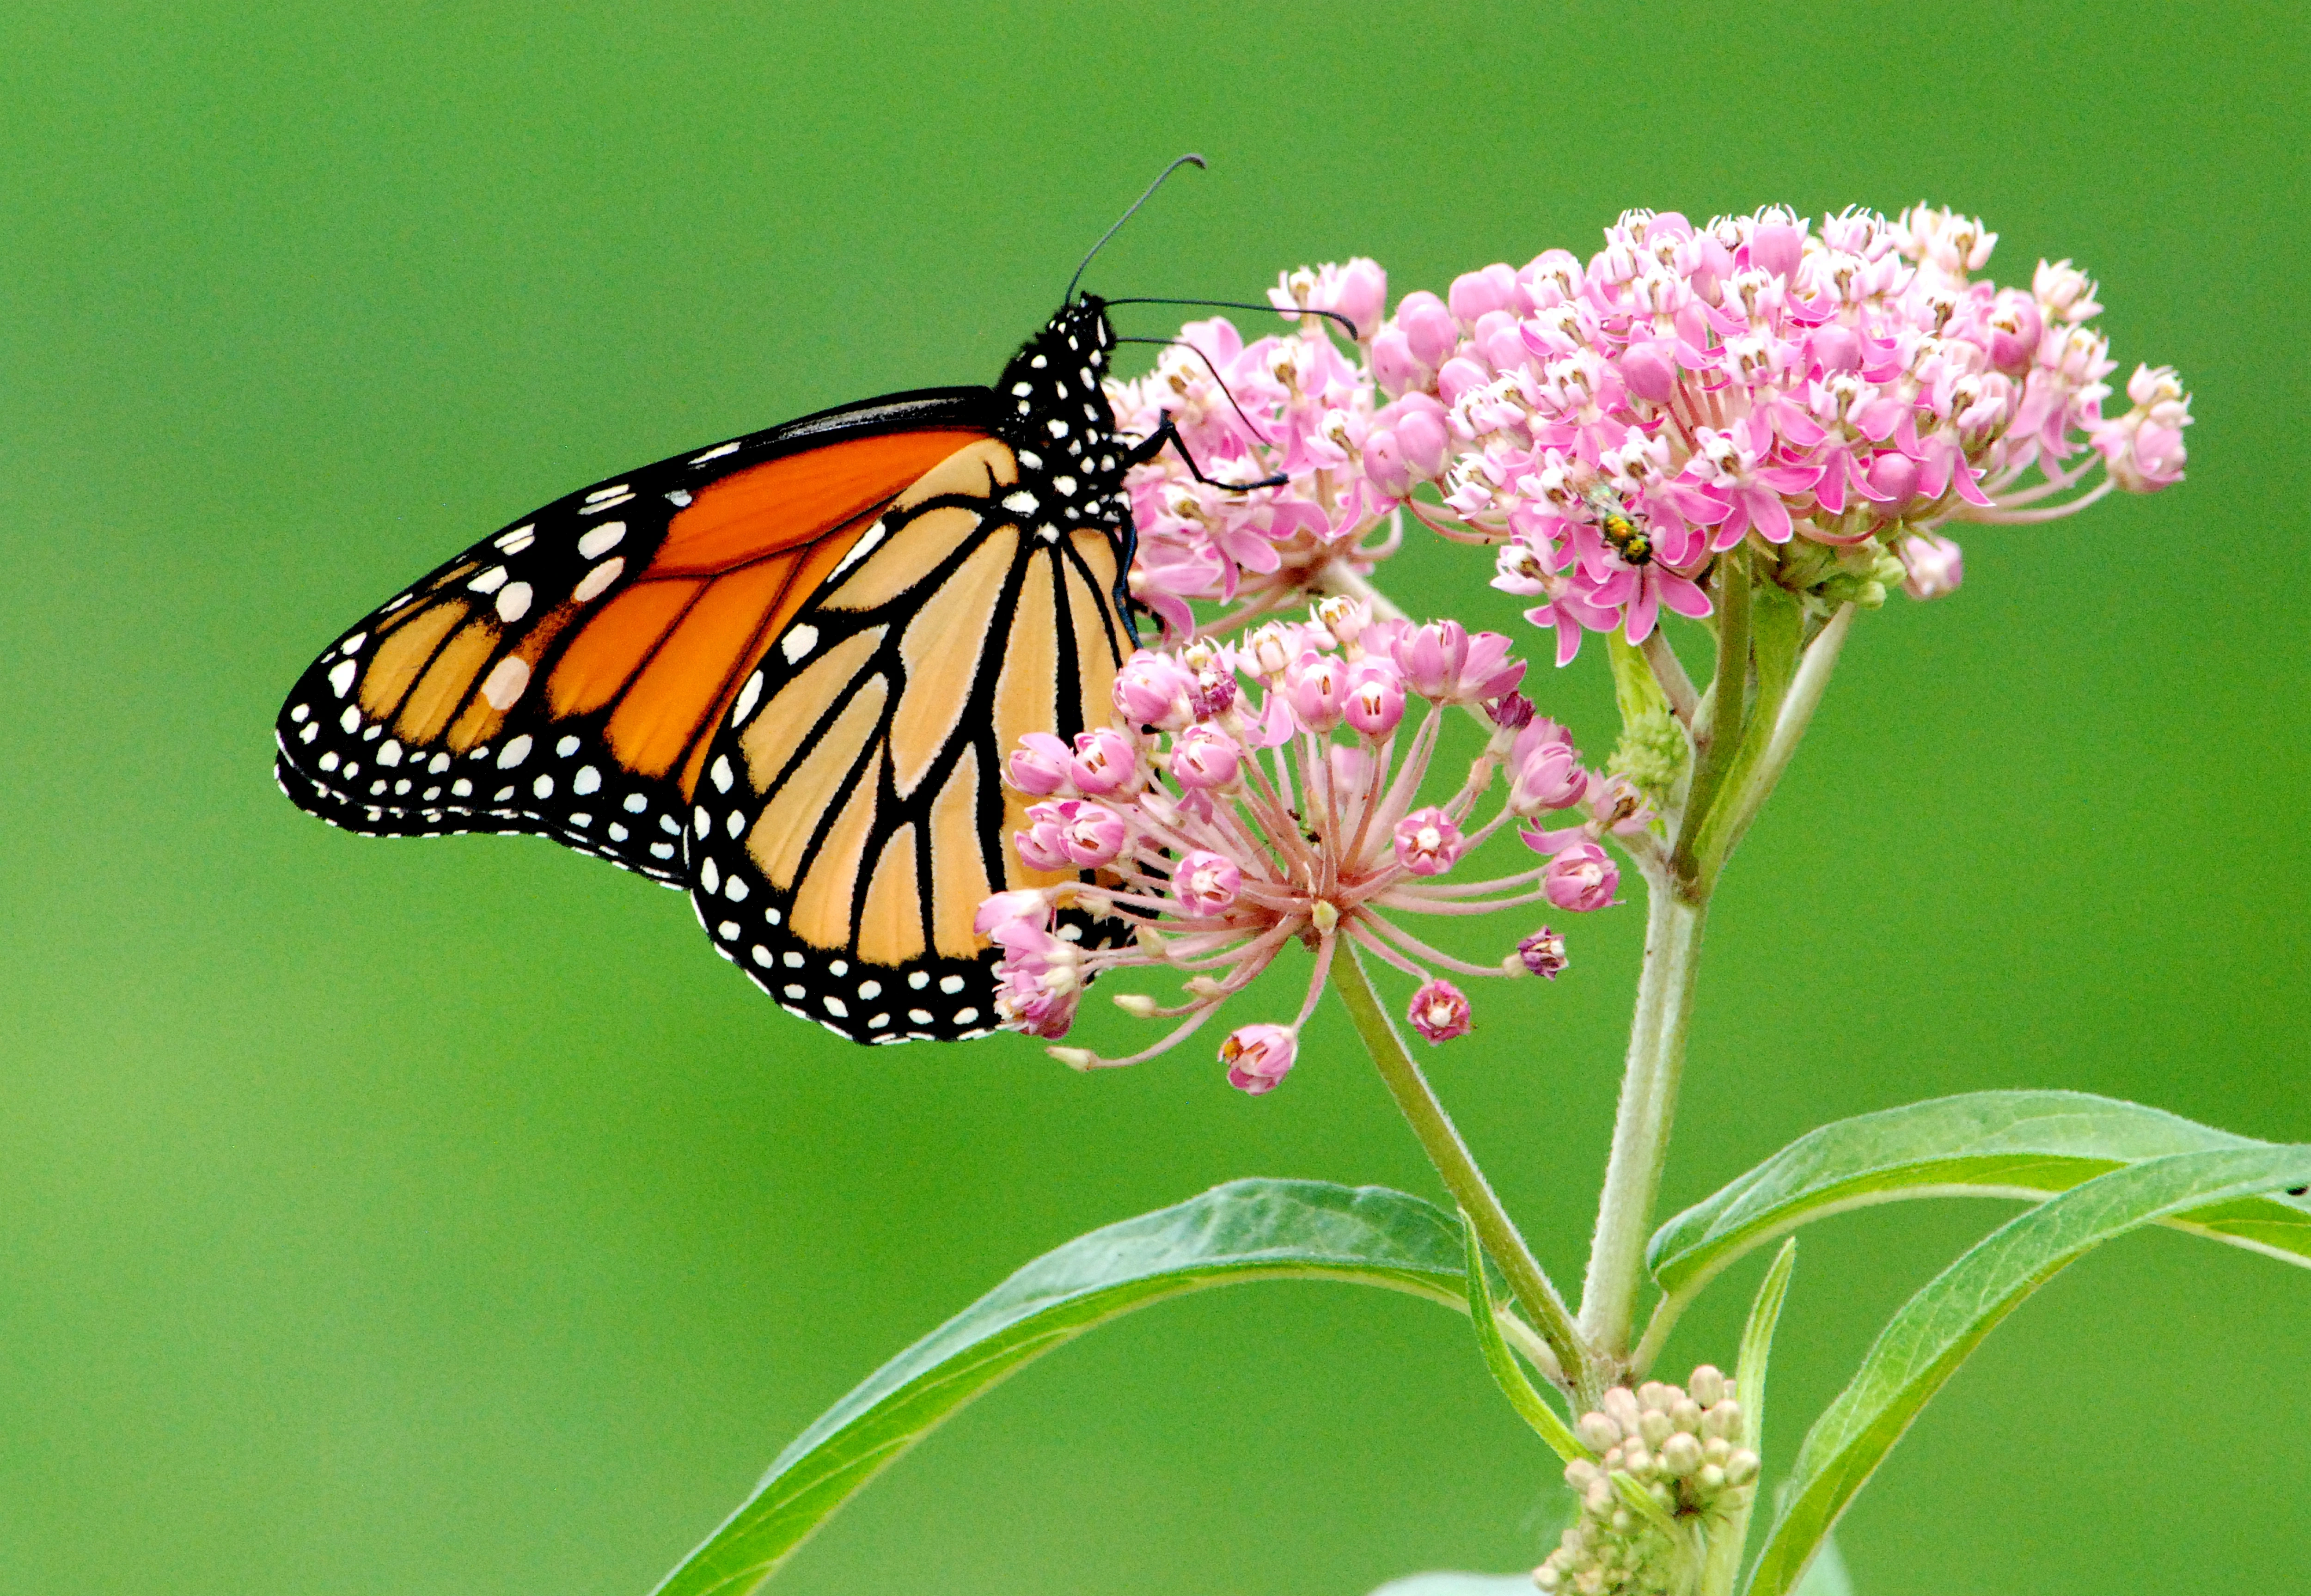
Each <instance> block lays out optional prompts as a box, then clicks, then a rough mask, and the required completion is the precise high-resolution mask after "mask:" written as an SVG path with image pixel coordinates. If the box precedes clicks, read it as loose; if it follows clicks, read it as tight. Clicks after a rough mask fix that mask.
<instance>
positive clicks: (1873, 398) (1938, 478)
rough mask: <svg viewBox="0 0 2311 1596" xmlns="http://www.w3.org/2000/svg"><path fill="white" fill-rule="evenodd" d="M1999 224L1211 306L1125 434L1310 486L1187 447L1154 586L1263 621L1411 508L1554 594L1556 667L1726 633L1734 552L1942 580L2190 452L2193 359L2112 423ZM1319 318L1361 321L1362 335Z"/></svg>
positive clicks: (1123, 397)
mask: <svg viewBox="0 0 2311 1596" xmlns="http://www.w3.org/2000/svg"><path fill="white" fill-rule="evenodd" d="M1997 240H1998V235H1997V234H1995V233H1993V232H1992V231H1989V230H1988V229H1987V228H1985V227H1984V224H1983V223H1982V222H1980V221H1979V220H1977V219H1975V218H1970V217H1967V216H1963V215H1960V214H1957V213H1955V212H1951V211H1947V210H1942V209H1940V208H1937V207H1935V206H1932V205H1925V204H1923V203H1922V204H1919V205H1914V206H1912V207H1910V208H1909V209H1908V210H1906V211H1905V212H1903V213H1902V214H1900V215H1899V216H1898V217H1896V218H1894V219H1891V220H1888V218H1887V217H1885V216H1882V215H1879V214H1876V213H1874V212H1869V211H1862V210H1847V211H1845V212H1843V213H1841V214H1837V215H1834V216H1829V215H1826V216H1823V217H1821V218H1819V219H1818V220H1807V219H1801V218H1800V217H1799V216H1798V215H1797V214H1795V213H1794V212H1792V211H1791V210H1789V209H1788V208H1786V207H1783V206H1767V207H1766V208H1765V209H1763V210H1760V211H1757V212H1755V213H1753V214H1749V215H1746V216H1719V217H1714V218H1713V219H1711V220H1710V221H1709V222H1705V223H1702V224H1698V225H1696V223H1694V222H1690V221H1688V220H1687V218H1686V217H1684V216H1682V215H1679V214H1677V213H1675V212H1658V213H1657V212H1653V211H1645V210H1633V211H1628V212H1625V213H1624V214H1622V216H1621V217H1620V219H1619V220H1618V222H1615V223H1614V224H1613V225H1612V226H1610V227H1609V228H1607V229H1606V230H1605V236H1604V248H1602V249H1600V250H1598V251H1597V252H1596V253H1595V254H1593V255H1592V256H1591V257H1589V258H1588V259H1587V260H1586V261H1585V262H1584V261H1583V260H1582V259H1581V258H1579V257H1576V256H1575V255H1574V254H1573V253H1572V252H1570V251H1568V250H1565V249H1546V250H1543V251H1542V252H1541V253H1540V254H1539V255H1537V256H1535V257H1533V258H1532V259H1531V260H1530V261H1528V262H1526V263H1525V265H1524V266H1521V267H1513V266H1507V265H1505V264H1496V265H1494V266H1486V267H1483V268H1481V269H1479V270H1478V271H1473V272H1468V273H1464V274H1462V275H1461V276H1460V277H1458V278H1455V279H1454V280H1453V282H1452V285H1451V289H1450V291H1449V292H1447V293H1446V294H1445V295H1444V296H1443V298H1439V297H1438V296H1437V295H1435V294H1433V293H1428V292H1412V293H1408V294H1407V295H1405V296H1404V298H1403V299H1402V300H1401V301H1399V302H1398V304H1397V307H1396V310H1395V313H1394V314H1393V315H1391V316H1390V317H1389V318H1387V319H1386V320H1385V321H1377V322H1376V321H1375V318H1376V315H1377V311H1376V309H1375V307H1376V306H1377V305H1379V304H1380V303H1382V302H1383V301H1384V298H1385V293H1386V288H1387V277H1386V275H1385V274H1384V273H1382V271H1381V270H1380V268H1379V267H1378V266H1375V265H1374V263H1372V262H1370V261H1365V260H1356V261H1351V262H1350V263H1348V264H1347V266H1322V267H1319V268H1313V269H1311V268H1302V269H1301V270H1299V271H1296V272H1291V273H1286V275H1284V276H1283V278H1282V279H1281V280H1280V282H1279V283H1278V286H1277V287H1276V288H1275V289H1273V290H1271V291H1270V292H1269V300H1270V301H1271V302H1273V303H1274V304H1275V305H1276V306H1277V307H1278V310H1279V312H1280V313H1282V314H1285V315H1287V316H1290V315H1295V314H1298V315H1299V316H1300V321H1299V325H1298V327H1296V328H1295V330H1294V331H1292V332H1289V333H1286V334H1281V335H1277V336H1269V337H1264V338H1260V339H1258V340H1256V341H1254V342H1251V343H1249V344H1247V343H1246V342H1245V340H1244V337H1243V334H1241V333H1240V332H1238V331H1237V330H1236V328H1235V327H1234V326H1233V325H1232V324H1230V323H1229V322H1227V321H1226V320H1225V318H1213V319H1211V320H1208V321H1200V322H1190V323H1189V324H1188V325H1187V326H1186V327H1182V329H1181V334H1180V337H1179V340H1178V342H1177V344H1175V346H1174V347H1173V348H1171V349H1169V350H1167V351H1166V352H1165V353H1164V355H1163V357H1162V358H1161V359H1160V360H1159V361H1158V362H1157V363H1156V370H1155V371H1153V372H1151V373H1149V374H1148V375H1147V376H1146V377H1144V378H1141V379H1138V380H1137V381H1133V382H1111V383H1110V384H1109V385H1108V392H1109V397H1110V398H1111V400H1112V402H1113V404H1114V406H1115V409H1116V414H1118V416H1119V417H1120V418H1121V426H1122V428H1123V430H1124V432H1127V433H1129V432H1146V431H1147V430H1150V429H1152V428H1153V427H1155V426H1156V424H1158V423H1160V422H1161V420H1162V419H1163V418H1164V416H1165V415H1169V416H1171V417H1172V419H1173V422H1174V423H1175V424H1176V425H1177V426H1178V427H1179V429H1180V432H1181V435H1182V439H1183V440H1186V442H1187V444H1188V446H1189V449H1190V452H1191V453H1192V454H1193V455H1194V457H1195V458H1196V459H1197V460H1198V461H1199V462H1201V463H1202V466H1203V469H1204V475H1207V476H1210V477H1214V478H1217V479H1219V480H1221V481H1236V482H1248V481H1254V480H1258V479H1260V478H1261V477H1264V476H1267V475H1274V474H1282V475H1286V476H1287V477H1288V482H1287V484H1286V485H1283V486H1280V487H1274V488H1263V489H1260V490H1258V491H1255V492H1250V493H1238V492H1232V491H1230V490H1228V489H1226V488H1224V487H1217V486H1214V485H1212V484H1209V483H1204V482H1199V481H1198V480H1197V479H1196V475H1195V473H1194V472H1193V471H1192V470H1190V467H1189V465H1188V463H1187V462H1186V461H1185V460H1183V459H1181V458H1176V456H1175V455H1174V454H1173V452H1172V451H1166V453H1165V454H1164V455H1163V456H1160V457H1158V458H1156V459H1155V460H1152V461H1149V462H1147V464H1145V465H1143V466H1141V467H1138V469H1136V470H1135V471H1134V472H1133V474H1132V475H1131V476H1130V478H1129V493H1130V494H1131V499H1132V507H1133V513H1134V517H1135V519H1136V520H1137V522H1138V528H1139V533H1140V539H1141V544H1140V556H1139V560H1138V564H1137V565H1136V566H1135V569H1134V575H1133V583H1134V590H1135V591H1136V592H1137V593H1138V594H1139V596H1140V597H1142V599H1143V600H1144V601H1145V602H1147V604H1148V605H1149V606H1151V607H1152V608H1154V609H1155V610H1156V612H1157V613H1158V614H1159V615H1162V616H1163V617H1164V621H1165V624H1167V626H1169V627H1170V628H1171V629H1172V631H1173V633H1174V634H1176V635H1180V636H1185V635H1188V634H1189V633H1190V631H1191V630H1192V627H1193V624H1194V617H1193V615H1192V613H1191V611H1190V601H1191V600H1192V601H1201V600H1218V601H1224V602H1227V603H1232V604H1234V605H1236V606H1238V607H1237V608H1236V609H1235V611H1234V612H1233V615H1232V616H1231V619H1233V620H1235V621H1241V620H1243V619H1245V618H1247V617H1250V616H1255V615H1259V614H1260V613H1261V612H1263V611H1266V610H1272V609H1275V608H1277V607H1278V606H1280V605H1282V604H1284V603H1286V602H1289V601H1290V600H1291V599H1292V598H1293V597H1294V596H1295V594H1297V593H1299V592H1300V591H1302V590H1304V589H1317V588H1321V587H1322V586H1324V585H1325V584H1326V583H1327V581H1328V580H1330V581H1334V583H1335V585H1345V584H1340V583H1338V582H1337V580H1336V579H1337V578H1338V577H1339V576H1340V575H1341V574H1343V573H1345V574H1346V575H1347V576H1350V577H1356V576H1361V575H1362V574H1364V573H1365V572H1367V571H1370V569H1371V568H1372V565H1373V563H1374V562H1375V561H1377V560H1378V559H1380V558H1382V557H1383V556H1384V555H1385V554H1388V553H1389V552H1391V550H1392V549H1393V548H1394V547H1395V546H1396V545H1395V541H1394V535H1393V533H1392V532H1390V533H1387V534H1385V535H1382V536H1376V537H1375V536H1373V535H1374V534H1375V533H1376V532H1377V531H1378V529H1379V528H1382V526H1383V525H1384V524H1388V525H1391V526H1392V524H1393V520H1394V517H1395V515H1396V513H1397V512H1399V511H1404V512H1408V513H1410V514H1412V515H1414V516H1416V517H1417V518H1418V519H1421V520H1423V521H1424V522H1426V524H1427V525H1428V526H1429V527H1430V528H1432V529H1434V530H1435V531H1437V532H1440V533H1442V534H1443V535H1444V536H1448V537H1452V538H1455V539H1457V540H1460V541H1463V542H1474V543H1480V544H1486V545H1493V546H1494V547H1495V548H1496V561H1497V566H1496V574H1495V576H1494V579H1493V585H1494V586H1496V587H1497V588H1501V589H1504V590H1506V591H1508V592H1511V593H1514V594H1517V595H1519V596H1522V597H1527V598H1530V599H1533V600H1536V601H1537V602H1535V603H1534V604H1533V605H1532V606H1531V607H1530V608H1529V609H1528V610H1527V612H1526V615H1527V618H1528V619H1530V621H1532V622H1533V624H1536V625H1539V626H1543V627H1547V628H1548V629H1549V630H1550V631H1551V632H1553V633H1554V635H1555V637H1556V641H1557V659H1558V662H1559V663H1560V664H1562V663H1565V662H1567V661H1569V660H1570V659H1571V658H1573V656H1574V654H1575V653H1576V652H1577V651H1578V650H1579V648H1580V646H1581V640H1582V638H1583V635H1585V634H1586V633H1588V632H1609V631H1619V632H1623V633H1624V634H1625V635H1626V636H1627V637H1628V639H1629V640H1630V641H1632V642H1642V641H1644V639H1645V638H1646V637H1648V636H1649V635H1650V634H1651V632H1653V628H1654V627H1655V626H1656V625H1657V624H1659V620H1660V616H1661V612H1662V611H1663V610H1668V611H1670V612H1672V613H1675V614H1679V615H1688V616H1693V617H1703V616H1706V615H1708V614H1709V613H1710V605H1711V600H1710V598H1709V596H1708V593H1707V590H1706V586H1705V584H1706V579H1707V576H1708V572H1709V568H1710V566H1711V563H1712V562H1713V561H1714V560H1715V558H1716V557H1717V556H1718V555H1720V554H1723V553H1725V552H1726V551H1727V550H1729V549H1732V548H1736V547H1742V546H1747V547H1748V548H1749V549H1750V550H1751V551H1752V552H1753V554H1754V555H1755V556H1756V563H1757V570H1758V571H1759V574H1760V575H1761V576H1763V577H1764V578H1766V579H1767V580H1774V581H1775V582H1778V583H1779V584H1781V585H1782V586H1783V587H1784V588H1786V589H1789V590H1791V591H1792V592H1794V593H1798V594H1801V595H1803V596H1805V597H1808V598H1810V600H1812V601H1813V602H1814V603H1815V604H1816V606H1817V607H1821V608H1827V607H1832V606H1836V605H1838V604H1843V603H1846V602H1850V601H1851V602H1859V603H1861V604H1863V605H1865V606H1870V605H1876V604H1879V603H1880V602H1882V601H1883V600H1884V597H1885V596H1886V593H1887V591H1888V589H1889V588H1892V587H1896V586H1898V587H1901V588H1902V589H1904V590H1905V591H1906V592H1908V593H1909V594H1911V595H1912V596H1913V597H1939V596H1940V595H1942V594H1945V593H1948V592H1950V591H1952V590H1953V589H1955V588H1956V586H1957V583H1958V576H1959V574H1960V572H1961V571H1962V565H1961V563H1960V561H1959V559H1958V550H1957V545H1956V544H1955V543H1953V542H1952V541H1951V540H1950V538H1949V536H1948V533H1947V530H1946V528H1949V526H1950V525H1952V524H1953V523H1991V524H2000V523H2007V524H2012V523H2026V522H2034V521H2043V520H2049V519H2054V518H2056V517H2060V516H2065V515H2069V514H2071V513H2072V512H2074V511H2076V510H2082V509H2084V508H2085V507H2086V506H2087V505H2089V504H2090V503H2092V502H2094V501H2096V500H2097V499H2099V498H2101V497H2102V496H2103V495H2105V494H2106V493H2109V492H2111V491H2112V490H2113V489H2123V490H2124V491H2126V492H2129V493H2155V492H2157V491H2158V490H2159V489H2160V488H2163V487H2166V486H2168V485H2169V484H2173V483H2175V482H2176V481H2178V480H2180V479H2181V477H2182V475H2183V468H2184V465H2185V459H2186V456H2187V451H2186V449H2185V446H2184V441H2183V432H2184V429H2185V428H2186V427H2188V426H2189V425H2190V424H2191V414H2190V404H2191V401H2190V396H2189V394H2188V393H2187V392H2186V391H2185V388H2184V387H2183V384H2182V381H2181V379H2179V378H2178V377H2177V376H2176V373H2175V372H2174V371H2173V370H2172V368H2169V367H2165V366H2158V367H2152V366H2140V367H2137V368H2136V370H2135V372H2134V375H2133V376H2132V378H2131V379H2129V380H2128V381H2127V384H2126V389H2125V396H2124V397H2125V399H2126V401H2127V404H2128V406H2129V407H2128V408H2127V409H2126V410H2125V411H2124V414H2113V415H2106V414H2105V406H2106V401H2107V400H2108V399H2109V398H2110V397H2111V394H2112V389H2111V387H2110V385H2109V383H2108V382H2107V381H2106V379H2107V378H2109V377H2110V376H2111V374H2112V373H2113V372H2114V371H2115V370H2116V369H2117V368H2116V364H2115V362H2114V361H2113V360H2112V359H2111V357H2110V353H2109V344H2108V340H2107V339H2106V337H2105V336H2103V334H2102V333H2101V332H2100V331H2099V330H2097V328H2096V327H2095V326H2094V325H2093V323H2094V318H2096V317H2097V316H2098V315H2099V314H2100V313H2101V310H2102V305H2101V303H2100V302H2099V301H2098V300H2097V286H2096V284H2095V283H2094V281H2093V280H2092V279H2091V278H2089V277H2088V276H2087V275H2086V274H2085V273H2083V272H2081V271H2080V270H2079V269H2078V268H2077V267H2076V266H2073V265H2071V262H2069V261H2068V260H2063V261H2057V262H2047V261H2043V260H2042V261H2040V262H2039V263H2038V266H2037V269H2036V271H2035V272H2034V273H2033V274H2032V276H2031V281H2030V285H2029V286H2028V288H2023V287H2019V286H2014V285H2006V286H2001V285H2000V284H1999V283H1995V282H1993V281H1991V280H1989V279H1987V278H1984V277H1982V276H1980V275H1978V274H1979V273H1980V272H1981V271H1982V270H1983V268H1984V266H1987V265H1988V263H1989V260H1990V255H1991V251H1992V249H1993V247H1994V246H1995V244H1996V243H1997ZM1312 311H1334V312H1336V313H1337V314H1339V315H1340V316H1342V317H1343V318H1345V319H1346V320H1347V321H1348V322H1349V323H1351V324H1352V325H1353V326H1354V327H1355V328H1356V337H1355V339H1354V341H1353V351H1352V352H1348V353H1344V352H1343V350H1342V347H1341V345H1340V344H1339V342H1338V341H1337V336H1338V335H1337V324H1335V323H1331V322H1329V321H1325V320H1323V319H1321V318H1318V317H1316V316H1313V315H1310V314H1307V313H1308V312H1312ZM2097 468H2099V471H2100V480H2099V481H2097V480H2095V479H2094V478H2095V473H2096V471H2097ZM1424 492H1425V493H1429V494H1433V495H1434V498H1435V500H1436V501H1441V503H1428V502H1425V501H1423V500H1422V499H1421V498H1419V497H1417V495H1418V494H1420V493H1424Z"/></svg>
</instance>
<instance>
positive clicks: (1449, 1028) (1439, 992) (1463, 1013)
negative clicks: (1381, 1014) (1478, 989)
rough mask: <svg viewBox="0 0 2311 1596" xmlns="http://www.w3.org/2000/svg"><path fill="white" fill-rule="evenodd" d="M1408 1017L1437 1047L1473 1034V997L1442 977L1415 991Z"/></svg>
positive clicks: (1430, 1043)
mask: <svg viewBox="0 0 2311 1596" xmlns="http://www.w3.org/2000/svg"><path fill="white" fill-rule="evenodd" d="M1405 1018H1406V1019H1408V1020H1409V1021H1410V1022H1411V1023H1412V1028H1413V1029H1414V1030H1416V1031H1417V1032H1419V1033H1420V1034H1421V1035H1422V1036H1423V1037H1425V1038H1426V1039H1427V1042H1428V1045H1429V1046H1431V1047H1434V1046H1435V1045H1436V1044H1437V1043H1438V1042H1451V1041H1452V1040H1453V1039H1454V1038H1455V1037H1460V1036H1466V1035H1467V1034H1468V1033H1469V1025H1470V1020H1469V999H1468V997H1467V996H1466V994H1464V993H1463V992H1462V991H1461V989H1460V988H1459V987H1456V986H1454V985H1453V984H1452V982H1451V981H1446V980H1444V979H1443V977H1441V976H1440V977H1438V978H1437V979H1436V980H1435V981H1429V982H1428V983H1427V984H1426V985H1425V986H1423V987H1422V988H1421V989H1420V990H1418V991H1417V992H1415V993H1413V994H1412V1005H1411V1007H1409V1008H1408V1009H1407V1010H1406V1011H1405Z"/></svg>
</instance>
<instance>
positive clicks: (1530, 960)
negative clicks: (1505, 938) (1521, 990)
mask: <svg viewBox="0 0 2311 1596" xmlns="http://www.w3.org/2000/svg"><path fill="white" fill-rule="evenodd" d="M1517 957H1518V958H1519V959H1520V960H1521V961H1522V963H1523V964H1524V967H1525V968H1526V969H1528V970H1530V971H1531V972H1533V973H1534V974H1535V975H1539V976H1542V977H1545V978H1546V979H1548V980H1549V981H1555V980H1556V979H1557V977H1558V976H1560V975H1562V974H1564V973H1565V966H1566V965H1567V964H1571V963H1572V960H1570V959H1568V958H1566V957H1565V938H1563V937H1561V936H1559V935H1558V934H1557V932H1555V931H1552V930H1550V929H1548V927H1547V926H1543V927H1541V928H1540V929H1539V930H1538V931H1535V932H1534V933H1533V934H1532V935H1531V936H1530V937H1528V938H1525V939H1524V940H1523V941H1522V942H1520V943H1518V944H1517Z"/></svg>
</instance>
